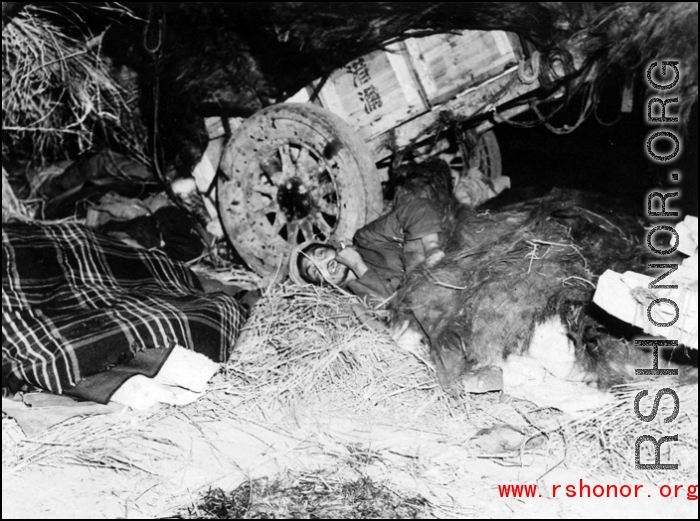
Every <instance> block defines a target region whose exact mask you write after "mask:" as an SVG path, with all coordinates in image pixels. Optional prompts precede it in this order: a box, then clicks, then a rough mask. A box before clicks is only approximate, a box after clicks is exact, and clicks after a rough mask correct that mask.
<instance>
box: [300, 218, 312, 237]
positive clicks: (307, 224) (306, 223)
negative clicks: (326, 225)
mask: <svg viewBox="0 0 700 521" xmlns="http://www.w3.org/2000/svg"><path fill="white" fill-rule="evenodd" d="M300 226H301V233H303V234H304V239H306V240H307V241H310V240H312V239H314V238H315V235H316V234H315V233H314V227H313V224H312V222H311V220H310V219H309V218H308V217H307V218H306V219H304V220H303V221H301V224H300Z"/></svg>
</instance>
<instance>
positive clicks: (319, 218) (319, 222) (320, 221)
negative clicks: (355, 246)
mask: <svg viewBox="0 0 700 521" xmlns="http://www.w3.org/2000/svg"><path fill="white" fill-rule="evenodd" d="M314 224H315V225H316V227H317V228H318V229H319V230H321V233H323V234H324V235H325V236H326V237H329V236H330V234H331V232H332V231H333V229H332V228H331V226H330V224H328V223H327V222H326V219H325V218H324V217H323V215H322V214H321V213H317V214H315V215H314Z"/></svg>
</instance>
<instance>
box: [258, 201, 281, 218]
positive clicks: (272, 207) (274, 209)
mask: <svg viewBox="0 0 700 521" xmlns="http://www.w3.org/2000/svg"><path fill="white" fill-rule="evenodd" d="M268 213H274V214H281V213H283V212H281V211H280V207H279V205H278V204H277V201H274V200H273V201H270V202H269V203H268V204H266V205H265V206H262V207H260V208H257V209H254V210H253V211H252V212H251V213H250V216H251V217H252V218H253V219H258V218H260V217H262V216H265V215H267V214H268Z"/></svg>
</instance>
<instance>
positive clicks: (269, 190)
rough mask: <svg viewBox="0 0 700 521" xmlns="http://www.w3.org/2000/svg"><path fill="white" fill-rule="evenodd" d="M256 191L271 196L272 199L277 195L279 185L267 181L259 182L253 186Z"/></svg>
mask: <svg viewBox="0 0 700 521" xmlns="http://www.w3.org/2000/svg"><path fill="white" fill-rule="evenodd" d="M253 191H254V192H258V193H259V194H263V195H267V196H270V197H271V198H272V199H274V198H275V197H277V187H276V186H275V185H271V184H267V183H259V184H257V185H255V186H254V187H253Z"/></svg>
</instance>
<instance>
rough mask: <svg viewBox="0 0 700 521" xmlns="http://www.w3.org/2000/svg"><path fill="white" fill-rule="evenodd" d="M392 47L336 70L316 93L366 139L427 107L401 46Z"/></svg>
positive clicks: (325, 105)
mask: <svg viewBox="0 0 700 521" xmlns="http://www.w3.org/2000/svg"><path fill="white" fill-rule="evenodd" d="M393 51H395V52H392V53H387V52H385V51H376V52H373V53H370V54H368V55H366V56H363V57H361V58H358V59H357V60H354V61H352V62H350V63H349V64H347V65H346V66H345V67H342V68H341V69H338V70H336V71H335V72H334V73H333V74H332V75H331V77H330V78H329V79H328V81H327V82H326V85H324V87H323V88H322V89H321V92H320V95H319V98H320V100H321V104H322V105H323V106H324V107H325V108H327V109H328V110H330V111H331V112H333V113H335V114H337V115H338V116H340V117H341V118H343V119H344V120H345V121H347V122H348V123H349V124H350V125H351V126H352V127H353V128H355V129H356V130H357V131H358V132H359V133H360V135H361V136H362V137H363V138H364V139H365V140H369V139H372V138H373V137H374V136H377V135H379V134H381V133H383V132H386V131H387V130H389V129H391V128H393V127H395V126H396V125H399V124H400V123H402V122H404V121H406V120H408V119H410V118H412V117H414V116H416V115H417V114H420V113H421V112H424V111H425V110H427V107H426V105H425V103H424V102H423V98H422V97H421V95H420V92H419V90H418V86H417V85H416V83H415V81H414V79H413V77H412V75H411V73H410V71H409V69H408V65H407V63H406V62H405V60H404V59H403V57H402V56H401V54H400V48H398V47H396V48H395V49H393Z"/></svg>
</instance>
